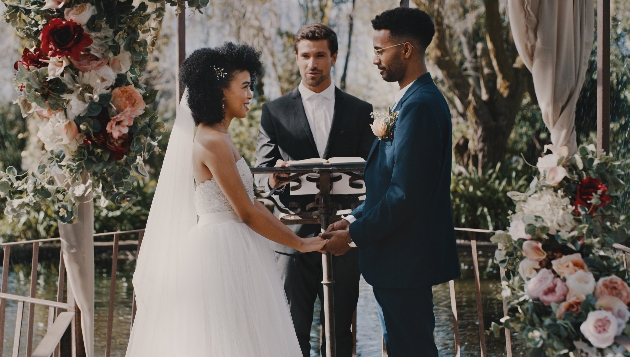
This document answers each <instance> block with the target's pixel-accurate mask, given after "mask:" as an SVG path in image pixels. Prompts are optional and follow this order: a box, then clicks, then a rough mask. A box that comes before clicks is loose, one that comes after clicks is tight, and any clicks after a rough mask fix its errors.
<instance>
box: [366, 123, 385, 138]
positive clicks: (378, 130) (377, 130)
mask: <svg viewBox="0 0 630 357" xmlns="http://www.w3.org/2000/svg"><path fill="white" fill-rule="evenodd" d="M370 126H371V127H372V132H373V133H374V135H376V136H377V137H379V138H381V137H383V136H385V134H387V124H385V122H384V121H383V120H380V119H374V123H372V124H370Z"/></svg>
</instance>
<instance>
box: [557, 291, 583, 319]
mask: <svg viewBox="0 0 630 357" xmlns="http://www.w3.org/2000/svg"><path fill="white" fill-rule="evenodd" d="M582 301H584V297H583V296H582V297H577V296H574V297H572V298H569V295H567V301H565V302H563V303H562V304H560V306H558V310H556V317H557V318H559V319H561V318H563V317H564V314H566V313H567V312H570V313H573V314H574V315H577V314H579V313H580V308H581V306H582Z"/></svg>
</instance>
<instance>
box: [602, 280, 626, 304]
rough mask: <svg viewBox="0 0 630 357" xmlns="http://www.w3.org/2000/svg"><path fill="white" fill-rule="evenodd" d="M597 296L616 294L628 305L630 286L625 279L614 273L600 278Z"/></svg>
mask: <svg viewBox="0 0 630 357" xmlns="http://www.w3.org/2000/svg"><path fill="white" fill-rule="evenodd" d="M595 296H596V297H597V299H600V298H602V297H604V296H614V297H616V298H619V300H621V301H623V303H624V304H626V305H627V304H628V303H630V288H628V284H626V282H625V281H623V280H622V279H621V278H619V277H618V276H614V275H613V276H609V277H607V278H601V279H599V281H598V282H597V285H596V286H595Z"/></svg>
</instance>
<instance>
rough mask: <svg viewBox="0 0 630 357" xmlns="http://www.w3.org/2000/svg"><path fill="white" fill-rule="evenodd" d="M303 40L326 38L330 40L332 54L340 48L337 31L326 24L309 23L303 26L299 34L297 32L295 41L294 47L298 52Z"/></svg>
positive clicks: (329, 46) (329, 47)
mask: <svg viewBox="0 0 630 357" xmlns="http://www.w3.org/2000/svg"><path fill="white" fill-rule="evenodd" d="M302 40H310V41H316V40H326V41H328V49H329V50H330V55H331V56H332V55H334V54H335V53H337V51H338V50H339V44H338V43H337V33H336V32H335V31H333V29H331V28H330V27H328V26H326V25H324V24H319V23H315V24H308V25H304V26H302V27H301V28H300V29H299V30H298V32H297V34H295V42H294V43H293V49H294V50H295V52H296V53H297V46H298V43H300V41H302Z"/></svg>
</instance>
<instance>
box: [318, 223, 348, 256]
mask: <svg viewBox="0 0 630 357" xmlns="http://www.w3.org/2000/svg"><path fill="white" fill-rule="evenodd" d="M349 227H350V222H348V221H346V220H345V219H342V220H339V221H337V222H335V223H333V224H331V225H329V226H328V228H326V231H325V232H324V233H321V234H320V237H322V238H324V239H325V240H326V245H324V248H323V249H322V250H321V251H320V253H326V252H330V253H332V254H333V255H335V256H340V255H344V254H346V253H347V252H348V251H349V250H350V249H352V248H351V247H350V245H349V243H350V242H351V241H352V240H351V238H350V232H349V231H348V228H349Z"/></svg>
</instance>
